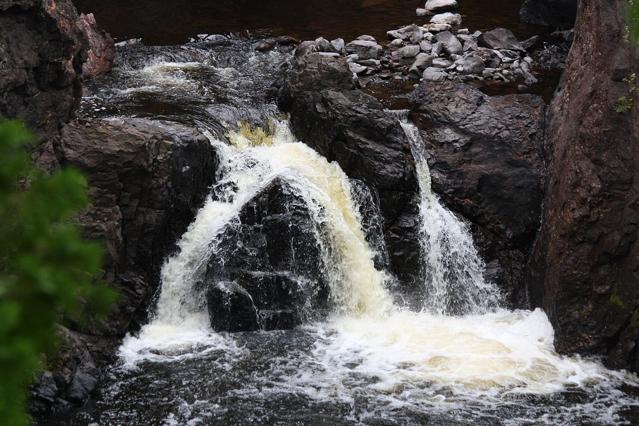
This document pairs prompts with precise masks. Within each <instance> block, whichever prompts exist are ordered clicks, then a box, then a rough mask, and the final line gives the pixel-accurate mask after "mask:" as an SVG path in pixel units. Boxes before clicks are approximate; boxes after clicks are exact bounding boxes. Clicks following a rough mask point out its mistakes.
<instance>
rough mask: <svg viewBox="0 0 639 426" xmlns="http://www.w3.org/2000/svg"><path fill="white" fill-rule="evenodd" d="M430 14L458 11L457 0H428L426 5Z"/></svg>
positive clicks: (425, 7)
mask: <svg viewBox="0 0 639 426" xmlns="http://www.w3.org/2000/svg"><path fill="white" fill-rule="evenodd" d="M424 9H426V10H427V11H428V12H429V13H438V12H445V11H447V10H454V9H457V0H428V1H427V2H426V4H425V5H424Z"/></svg>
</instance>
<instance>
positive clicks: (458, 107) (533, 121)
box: [410, 82, 545, 304]
mask: <svg viewBox="0 0 639 426" xmlns="http://www.w3.org/2000/svg"><path fill="white" fill-rule="evenodd" d="M410 102H411V106H412V117H413V119H414V121H415V122H416V124H417V125H418V127H419V128H420V129H421V130H422V138H423V140H424V143H425V144H426V151H427V154H428V164H429V166H430V170H431V177H432V185H433V190H434V191H435V192H436V193H438V194H440V195H441V197H442V199H443V201H444V202H445V203H446V205H447V206H448V207H449V208H451V209H452V210H453V211H455V212H457V213H459V214H461V215H462V216H463V217H464V218H466V219H467V220H469V221H470V222H471V223H472V224H473V231H474V233H475V239H476V241H477V243H478V245H479V249H480V251H481V254H482V256H483V258H484V260H485V261H486V262H487V263H488V267H489V268H488V270H489V273H490V277H489V278H491V279H493V280H495V281H497V282H498V284H500V286H502V287H503V288H504V289H506V290H507V291H508V292H509V293H510V294H511V296H512V300H513V303H515V304H517V303H518V302H519V301H520V299H524V298H525V294H524V293H525V292H523V291H522V290H523V288H522V284H521V282H522V274H523V269H524V265H525V262H526V259H527V257H528V255H529V253H530V250H531V247H532V243H533V240H534V238H535V235H536V232H537V228H538V227H539V220H540V216H541V202H542V198H543V176H544V169H543V155H542V153H543V152H542V146H543V124H544V113H545V104H544V102H543V100H542V99H541V98H539V97H537V96H533V95H508V96H498V97H489V96H487V95H485V94H483V93H481V92H480V91H479V90H477V89H475V88H473V87H471V86H469V85H465V84H460V83H452V82H439V83H433V82H425V83H422V84H421V85H420V86H419V87H418V88H417V89H416V90H415V91H414V92H413V93H412V94H411V100H410Z"/></svg>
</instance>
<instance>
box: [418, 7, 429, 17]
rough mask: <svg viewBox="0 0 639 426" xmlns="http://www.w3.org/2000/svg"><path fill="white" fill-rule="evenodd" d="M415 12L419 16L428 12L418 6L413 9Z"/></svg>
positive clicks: (426, 14)
mask: <svg viewBox="0 0 639 426" xmlns="http://www.w3.org/2000/svg"><path fill="white" fill-rule="evenodd" d="M415 14H416V15H417V16H420V17H421V16H428V15H429V14H430V13H429V12H428V11H427V10H426V9H423V8H421V7H418V8H417V9H415Z"/></svg>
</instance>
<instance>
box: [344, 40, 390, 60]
mask: <svg viewBox="0 0 639 426" xmlns="http://www.w3.org/2000/svg"><path fill="white" fill-rule="evenodd" d="M345 49H346V52H347V53H349V54H355V55H357V56H359V58H360V59H379V57H380V55H381V53H382V46H380V45H379V44H377V43H376V42H375V41H369V40H354V41H351V42H350V43H348V44H347V45H346V47H345Z"/></svg>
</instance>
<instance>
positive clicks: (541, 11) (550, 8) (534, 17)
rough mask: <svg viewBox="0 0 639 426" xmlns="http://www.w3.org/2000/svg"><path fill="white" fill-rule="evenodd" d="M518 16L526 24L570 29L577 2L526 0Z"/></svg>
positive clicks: (573, 20)
mask: <svg viewBox="0 0 639 426" xmlns="http://www.w3.org/2000/svg"><path fill="white" fill-rule="evenodd" d="M519 16H520V18H521V20H522V21H523V22H526V23H528V24H535V25H546V26H548V27H555V28H564V29H565V28H572V26H573V25H574V23H575V17H576V16H577V0H526V1H525V2H524V4H523V5H522V6H521V9H520V11H519Z"/></svg>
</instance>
